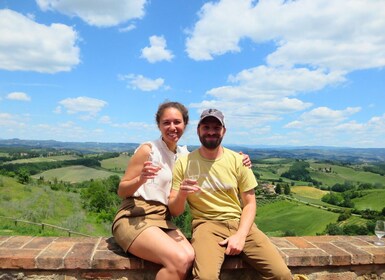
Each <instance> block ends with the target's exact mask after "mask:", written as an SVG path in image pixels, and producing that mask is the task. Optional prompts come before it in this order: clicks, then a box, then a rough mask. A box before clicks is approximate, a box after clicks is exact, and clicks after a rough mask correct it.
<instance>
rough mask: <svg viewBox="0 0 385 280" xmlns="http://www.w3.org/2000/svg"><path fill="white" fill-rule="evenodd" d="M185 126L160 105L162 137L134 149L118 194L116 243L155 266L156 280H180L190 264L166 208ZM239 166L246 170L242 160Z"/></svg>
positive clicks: (173, 105) (173, 109)
mask: <svg viewBox="0 0 385 280" xmlns="http://www.w3.org/2000/svg"><path fill="white" fill-rule="evenodd" d="M188 121H189V116H188V111H187V109H186V108H185V106H183V105H182V104H180V103H178V102H166V103H163V104H161V105H160V106H159V108H158V111H157V113H156V123H157V125H158V128H159V130H160V132H161V137H160V138H159V139H157V140H155V141H151V142H145V143H143V144H141V145H140V146H139V147H138V148H137V150H136V151H135V153H134V155H133V156H132V157H131V159H130V162H129V163H128V166H127V169H126V172H125V174H124V176H123V178H122V180H121V182H120V184H119V188H118V195H119V196H120V197H121V198H123V199H124V200H123V202H122V205H121V207H120V209H119V211H118V213H117V215H116V217H115V219H114V222H113V225H112V232H113V235H114V237H115V240H116V241H117V243H118V244H119V245H120V246H121V247H122V248H123V249H124V250H125V251H126V252H129V253H131V254H133V255H135V256H137V257H140V258H142V259H145V260H148V261H151V262H154V263H158V264H160V265H161V266H162V268H161V269H160V270H159V271H158V272H157V275H156V279H167V280H169V279H185V278H186V276H187V274H188V272H189V270H190V268H191V266H192V264H193V261H194V256H195V255H194V250H193V248H192V246H191V245H190V243H189V241H188V240H187V239H186V237H185V236H184V235H183V233H182V232H181V231H180V230H179V229H178V228H177V227H176V226H175V225H174V224H173V223H172V222H171V221H170V218H171V216H170V213H169V210H168V208H167V205H168V196H169V193H170V190H171V180H172V168H173V166H174V163H175V160H176V159H177V157H178V156H180V155H183V154H187V153H188V150H187V148H186V147H185V146H183V147H180V146H177V143H178V141H179V139H180V138H181V137H182V135H183V132H184V130H185V128H186V126H187V124H188ZM150 157H151V160H152V161H153V162H155V161H156V162H157V165H159V166H154V165H152V162H151V161H149V158H150ZM244 164H245V165H246V166H251V161H250V158H249V157H248V156H247V155H245V156H244Z"/></svg>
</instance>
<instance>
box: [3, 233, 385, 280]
mask: <svg viewBox="0 0 385 280" xmlns="http://www.w3.org/2000/svg"><path fill="white" fill-rule="evenodd" d="M375 238H376V237H375V236H303V237H280V238H278V237H271V238H270V239H271V241H272V242H273V243H274V244H275V245H276V246H277V248H278V250H279V251H280V253H281V255H282V257H283V259H284V260H285V262H286V264H287V265H288V266H289V268H290V269H291V270H292V271H293V272H294V273H305V274H307V275H313V276H314V275H318V276H314V277H316V278H314V277H312V278H310V279H329V278H322V277H321V276H322V273H325V272H328V271H329V272H331V271H334V272H338V273H343V274H344V278H333V279H356V278H354V277H353V278H349V277H347V276H346V273H348V272H349V273H355V275H358V274H359V273H357V271H362V273H366V274H368V273H369V274H370V273H376V275H377V277H378V278H367V279H385V247H379V246H375V245H374V244H373V241H374V240H375ZM157 269H159V266H158V265H157V264H154V263H151V262H147V261H144V260H141V259H139V258H136V257H134V256H131V255H127V254H125V253H124V252H123V251H122V250H121V249H120V247H119V246H117V244H116V243H115V242H114V239H113V238H111V237H110V238H108V237H33V236H0V275H1V273H5V272H7V271H12V273H15V272H23V273H28V272H32V271H33V272H34V273H36V271H40V273H42V272H43V271H46V272H48V271H51V272H55V273H59V274H60V271H63V273H64V272H65V274H66V275H71V274H74V273H75V271H76V273H79V271H83V274H84V275H88V277H90V278H89V279H94V278H93V276H92V275H94V274H95V273H96V275H99V276H100V275H103V273H104V274H106V273H107V274H108V275H110V274H111V273H112V272H111V271H114V272H116V273H117V274H116V275H118V274H121V273H122V272H127V271H129V270H132V271H136V272H138V271H143V272H142V275H143V273H144V271H146V273H148V271H152V273H154V271H156V270H157ZM223 270H224V271H225V270H231V271H235V270H250V268H249V266H248V265H247V264H245V263H243V262H242V260H241V259H239V258H237V257H229V258H227V259H226V261H225V263H224V265H223ZM71 271H72V272H71ZM334 272H333V273H334ZM76 273H75V274H76ZM75 274H74V275H75ZM90 275H91V276H90ZM94 276H95V275H94ZM73 277H74V279H83V278H81V277H80V278H78V277H76V276H73ZM114 277H115V276H114ZM114 277H109V276H107V275H106V277H105V278H107V279H115V278H114ZM0 278H1V277H0ZM95 278H100V277H96V276H95ZM102 278H103V277H102ZM116 279H117V278H116ZM128 279H139V278H137V277H134V278H128ZM146 279H151V278H146ZM362 279H364V278H362Z"/></svg>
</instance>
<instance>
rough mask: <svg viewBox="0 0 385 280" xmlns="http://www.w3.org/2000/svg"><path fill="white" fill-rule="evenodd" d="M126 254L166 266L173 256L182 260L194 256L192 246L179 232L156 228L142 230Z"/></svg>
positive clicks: (173, 258)
mask: <svg viewBox="0 0 385 280" xmlns="http://www.w3.org/2000/svg"><path fill="white" fill-rule="evenodd" d="M128 252H130V253H131V254H134V255H135V256H138V257H140V258H142V259H145V260H148V261H151V262H154V263H158V264H162V265H167V263H168V262H170V261H173V260H175V259H176V258H175V256H178V257H181V258H183V257H184V256H186V258H188V257H189V256H191V255H192V257H193V254H194V251H193V249H192V246H191V245H190V243H189V242H188V240H187V239H186V238H185V236H184V235H183V234H182V232H180V231H179V230H168V231H166V232H165V231H163V230H162V229H160V228H158V227H155V226H153V227H149V228H147V229H145V230H143V231H142V232H141V233H140V234H139V235H138V236H137V237H136V238H135V240H134V241H133V242H132V244H131V246H130V247H129V249H128Z"/></svg>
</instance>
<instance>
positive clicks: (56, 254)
mask: <svg viewBox="0 0 385 280" xmlns="http://www.w3.org/2000/svg"><path fill="white" fill-rule="evenodd" d="M73 246H74V243H73V242H61V241H55V242H52V243H51V244H50V246H48V247H47V248H46V249H45V250H44V251H42V253H41V254H40V255H39V256H38V257H37V259H36V265H37V268H39V269H62V268H64V257H65V256H66V255H67V254H68V252H69V251H70V250H71V248H72V247H73Z"/></svg>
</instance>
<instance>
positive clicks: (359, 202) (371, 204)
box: [352, 189, 385, 211]
mask: <svg viewBox="0 0 385 280" xmlns="http://www.w3.org/2000/svg"><path fill="white" fill-rule="evenodd" d="M363 192H364V193H365V195H364V196H363V197H359V198H354V199H353V200H352V201H353V202H354V205H355V208H357V209H358V210H365V209H371V210H376V211H382V209H383V208H384V207H385V203H384V201H385V189H373V190H366V191H363Z"/></svg>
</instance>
